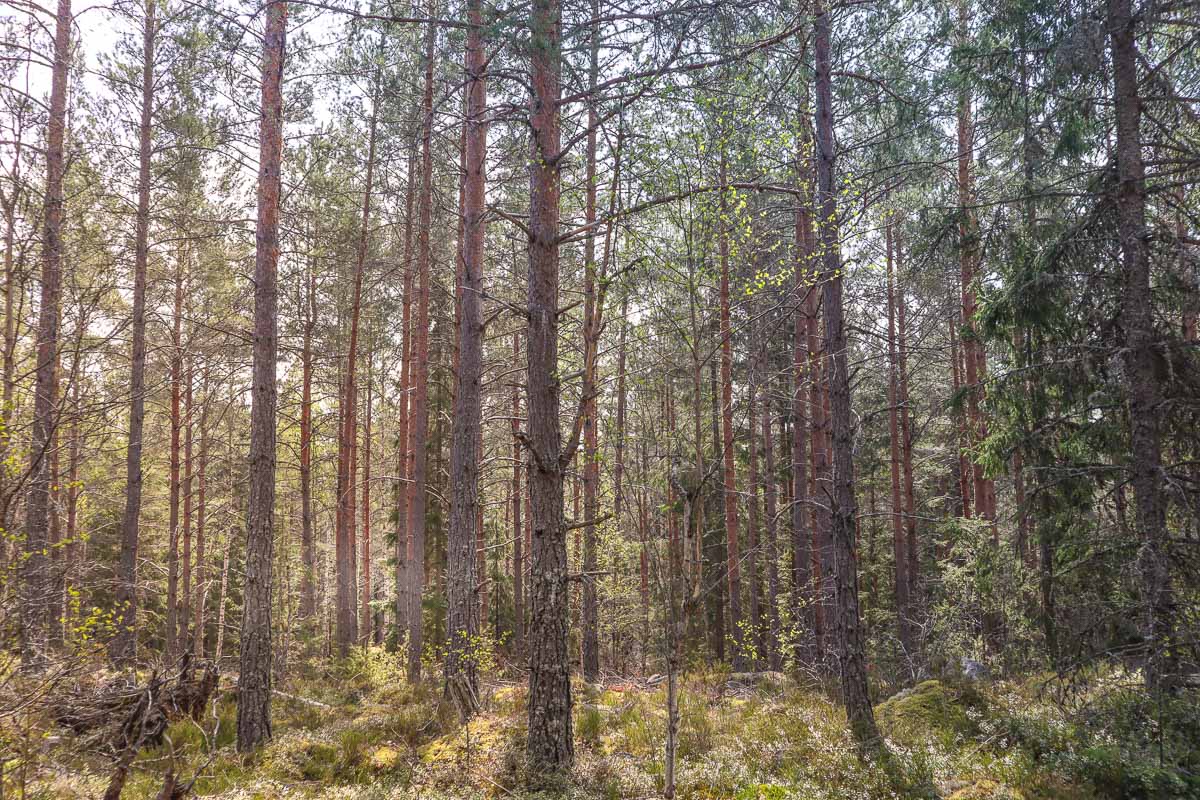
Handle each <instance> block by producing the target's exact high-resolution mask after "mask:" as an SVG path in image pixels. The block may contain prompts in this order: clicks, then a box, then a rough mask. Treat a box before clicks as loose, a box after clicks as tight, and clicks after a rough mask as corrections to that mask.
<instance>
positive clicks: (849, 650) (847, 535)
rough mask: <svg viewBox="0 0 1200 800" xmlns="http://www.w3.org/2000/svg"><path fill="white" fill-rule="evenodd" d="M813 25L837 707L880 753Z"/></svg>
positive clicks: (830, 177) (826, 66)
mask: <svg viewBox="0 0 1200 800" xmlns="http://www.w3.org/2000/svg"><path fill="white" fill-rule="evenodd" d="M816 10H817V14H816V19H815V22H814V35H815V51H816V52H815V56H816V58H815V62H816V92H817V187H818V188H817V191H818V208H819V210H820V215H821V225H820V231H821V246H822V262H823V267H824V270H823V272H824V275H823V276H822V277H823V279H824V298H823V305H824V321H825V337H826V341H827V343H828V352H829V365H830V368H831V369H830V375H829V394H830V412H831V422H832V432H833V492H832V495H831V501H832V504H833V509H832V512H833V513H832V520H833V526H832V531H831V533H832V539H833V551H834V574H833V575H832V576H831V578H832V581H833V582H834V584H835V590H834V601H835V604H836V610H837V618H836V624H835V628H836V630H837V649H838V661H839V665H840V667H841V676H842V700H843V702H844V703H845V706H846V716H847V718H848V720H849V722H850V729H851V731H852V732H853V734H854V737H855V739H856V740H857V741H858V743H859V745H860V747H861V748H863V749H864V750H867V749H875V748H877V747H879V746H881V740H880V737H879V731H878V730H877V729H876V727H875V716H874V712H873V711H872V708H871V696H870V693H869V691H868V688H867V668H866V656H865V654H864V652H863V633H862V621H861V619H860V617H859V608H858V565H857V559H856V557H855V552H854V520H855V517H856V516H857V515H856V513H855V498H854V463H853V446H854V431H853V422H852V420H851V416H850V371H849V365H848V358H847V355H846V347H847V344H846V328H845V318H844V316H843V308H842V258H841V252H840V249H839V243H838V222H837V194H836V189H835V187H834V152H833V91H832V75H831V69H830V55H829V51H830V38H831V32H830V27H831V23H830V19H829V12H828V11H827V10H825V9H824V8H823V7H822V6H821V5H820V4H818V6H817V9H816Z"/></svg>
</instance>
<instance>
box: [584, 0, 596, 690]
mask: <svg viewBox="0 0 1200 800" xmlns="http://www.w3.org/2000/svg"><path fill="white" fill-rule="evenodd" d="M599 10H600V7H599V0H592V16H593V18H598V17H599V15H600V14H599ZM598 36H599V30H598V28H597V26H595V25H593V26H591V28H590V31H589V36H588V39H589V44H588V50H589V54H590V67H589V70H588V85H589V88H590V91H591V92H592V93H593V94H594V93H595V86H596V81H597V79H598V75H599V65H598V57H599V46H600V44H599V39H598ZM587 125H588V129H587V152H586V155H585V160H586V162H587V163H586V172H585V177H584V180H585V182H586V185H585V187H584V224H586V225H587V226H588V232H587V234H586V236H585V237H584V250H583V253H584V266H583V270H584V291H583V296H584V301H583V305H584V311H583V318H584V339H585V341H584V343H583V346H584V351H585V356H584V358H585V362H586V363H585V364H584V375H583V386H582V392H583V394H584V401H583V403H584V408H583V519H584V526H583V581H582V583H583V603H582V606H581V609H580V627H581V628H582V654H581V660H582V667H583V677H584V680H586V681H595V680H596V679H597V678H599V677H600V608H599V601H598V598H597V594H596V582H597V581H596V571H597V562H596V523H595V520H596V518H597V517H598V516H599V515H600V499H599V492H600V461H599V459H600V453H599V439H598V434H597V430H596V429H597V425H598V422H599V420H598V419H597V409H596V394H597V392H598V390H597V388H596V382H597V379H596V357H595V351H596V345H597V342H596V341H595V339H597V338H598V337H599V314H600V313H601V312H600V309H599V308H598V307H597V303H596V300H597V298H596V278H597V276H596V231H595V227H594V226H595V223H596V128H597V127H598V125H599V118H598V117H597V115H596V104H595V98H594V97H592V98H590V99H589V101H588V113H587Z"/></svg>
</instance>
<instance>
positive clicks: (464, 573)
mask: <svg viewBox="0 0 1200 800" xmlns="http://www.w3.org/2000/svg"><path fill="white" fill-rule="evenodd" d="M467 22H468V25H469V27H468V29H467V44H466V53H465V58H464V62H465V63H464V71H465V72H466V74H467V90H466V91H467V117H466V119H465V120H464V122H463V125H464V127H465V144H466V146H465V152H464V156H465V159H464V160H465V166H466V171H465V173H464V175H463V181H462V185H463V192H462V201H463V204H462V220H463V236H462V243H463V247H462V254H463V258H462V289H463V291H462V293H461V296H460V300H461V302H460V306H459V311H460V313H459V325H458V371H457V374H456V378H457V380H456V381H455V391H454V417H453V419H454V423H453V428H452V431H451V436H452V443H451V449H450V531H449V540H448V544H447V547H448V553H447V555H448V561H447V565H446V566H447V573H446V610H447V617H446V637H447V642H446V667H445V675H446V694H447V695H448V696H449V697H450V698H451V699H452V700H453V701H454V703H455V706H456V707H457V708H458V711H459V714H460V715H461V716H462V717H464V718H468V717H470V716H472V715H474V713H475V712H476V711H477V710H478V708H479V670H478V655H477V653H476V652H475V648H477V647H478V646H479V645H478V643H477V642H476V637H477V636H478V633H479V625H480V620H479V618H478V614H479V606H478V605H477V604H476V597H475V587H476V585H477V584H478V583H480V582H481V581H480V579H481V577H482V574H483V572H484V563H483V561H482V560H479V559H478V556H479V555H481V554H480V553H479V547H478V538H479V531H478V530H477V527H476V526H477V525H478V523H479V513H478V512H479V503H480V498H479V455H480V453H479V441H480V436H481V425H482V418H483V397H482V386H481V385H482V381H483V314H482V309H481V306H480V295H481V294H482V291H483V262H484V233H485V222H484V215H485V213H486V181H487V176H486V174H485V169H486V167H487V120H486V114H487V84H486V82H485V80H486V79H485V77H484V70H485V69H486V54H485V52H484V41H483V24H484V23H483V4H482V0H468V4H467Z"/></svg>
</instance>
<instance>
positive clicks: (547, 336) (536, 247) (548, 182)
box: [525, 0, 575, 774]
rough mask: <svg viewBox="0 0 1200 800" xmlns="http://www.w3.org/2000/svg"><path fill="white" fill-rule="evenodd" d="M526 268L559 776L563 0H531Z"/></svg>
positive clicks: (533, 710)
mask: <svg viewBox="0 0 1200 800" xmlns="http://www.w3.org/2000/svg"><path fill="white" fill-rule="evenodd" d="M530 23H531V26H530V27H531V34H530V35H531V46H530V62H531V64H530V66H531V92H532V96H531V98H530V127H531V131H532V153H531V158H530V165H529V188H530V196H529V226H528V229H529V275H528V295H527V302H526V308H527V311H528V315H529V318H528V319H529V327H528V333H527V344H526V361H527V377H526V384H527V396H528V423H527V431H526V441H525V443H526V447H527V449H528V450H529V453H530V463H529V468H530V474H529V494H530V499H531V505H532V511H533V514H532V518H531V519H530V520H529V523H530V528H531V531H532V538H533V542H532V545H533V546H532V550H531V552H530V557H531V559H532V565H531V569H530V584H529V611H530V615H529V617H530V618H529V637H528V647H529V699H528V705H529V737H528V740H527V745H526V757H527V759H528V763H529V765H530V767H531V768H532V769H533V770H534V771H535V772H537V773H542V774H559V773H562V772H564V771H565V770H567V769H569V768H570V767H571V765H572V764H573V763H574V760H575V745H574V739H573V735H572V734H573V732H572V726H571V679H570V656H569V655H568V653H567V626H568V622H569V617H568V577H567V531H566V523H565V521H564V519H563V474H564V469H565V466H566V464H568V463H570V459H571V456H572V453H568V452H562V431H561V430H560V429H559V421H558V411H559V394H560V386H559V382H558V377H557V376H558V255H559V253H558V251H559V244H558V236H559V230H558V222H559V207H558V203H559V182H560V178H561V176H560V172H559V170H560V162H559V159H560V156H561V153H560V146H561V139H560V131H559V113H560V109H559V97H560V96H561V95H560V91H561V84H560V75H561V69H562V64H561V50H560V41H559V26H560V23H561V16H560V8H559V4H558V0H534V2H533V6H532V15H531V20H530Z"/></svg>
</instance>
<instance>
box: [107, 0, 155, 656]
mask: <svg viewBox="0 0 1200 800" xmlns="http://www.w3.org/2000/svg"><path fill="white" fill-rule="evenodd" d="M157 7H158V4H157V3H156V2H154V0H147V2H146V3H145V18H144V21H143V28H142V98H141V99H142V108H141V121H140V124H139V125H138V201H137V222H136V224H135V230H134V257H133V264H134V266H133V307H132V309H131V317H132V319H131V322H132V325H131V328H132V331H131V335H132V345H131V347H132V352H131V357H130V367H129V440H128V445H127V446H126V451H125V511H124V515H123V516H122V519H121V562H120V566H119V567H118V573H117V576H118V577H117V589H116V613H117V615H118V617H119V622H118V624H117V630H116V634H115V635H114V636H113V638H112V640H111V642H110V644H109V656H110V658H111V659H112V660H113V662H114V663H117V664H122V665H124V664H129V663H130V662H132V661H133V659H134V658H135V657H136V656H137V633H136V625H137V603H138V597H137V559H138V539H139V527H138V522H139V517H140V515H141V509H142V477H143V476H142V431H143V428H144V427H145V422H146V282H147V279H146V271H147V264H148V262H149V254H150V244H149V243H150V155H151V148H152V147H153V135H154V131H153V128H152V126H151V121H152V116H153V105H154V43H155V17H154V15H155V10H156V9H157Z"/></svg>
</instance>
